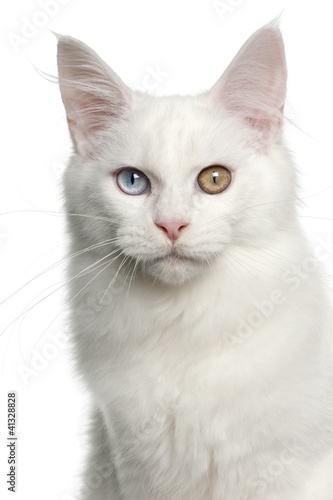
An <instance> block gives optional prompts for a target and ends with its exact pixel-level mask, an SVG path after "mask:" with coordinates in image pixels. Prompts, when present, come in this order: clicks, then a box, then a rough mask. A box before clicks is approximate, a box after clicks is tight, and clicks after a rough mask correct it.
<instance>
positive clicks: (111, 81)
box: [58, 36, 131, 156]
mask: <svg viewBox="0 0 333 500" xmlns="http://www.w3.org/2000/svg"><path fill="white" fill-rule="evenodd" d="M58 72H59V84H60V91H61V97H62V100H63V103H64V105H65V109H66V113H67V121H68V126H69V130H70V134H71V137H72V140H73V142H74V145H75V148H76V150H77V151H78V152H79V153H80V154H83V155H88V156H93V148H94V139H95V138H96V132H98V131H100V130H103V129H106V128H107V127H108V126H110V123H111V121H112V120H118V119H119V118H121V116H122V115H123V114H124V113H125V112H126V110H128V109H129V106H130V101H131V93H130V90H129V89H128V88H127V87H126V85H125V84H124V83H123V82H122V81H121V79H120V78H119V77H118V76H117V75H116V74H115V73H114V72H113V71H112V70H111V68H109V66H107V65H106V64H105V63H104V61H103V60H102V59H101V58H100V57H99V56H98V55H97V54H96V53H95V52H94V51H93V50H92V49H90V48H89V47H88V46H87V45H85V44H84V43H82V42H80V41H79V40H76V39H75V38H72V37H69V36H59V37H58Z"/></svg>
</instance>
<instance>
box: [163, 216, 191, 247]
mask: <svg viewBox="0 0 333 500" xmlns="http://www.w3.org/2000/svg"><path fill="white" fill-rule="evenodd" d="M155 224H156V226H157V227H159V228H160V229H162V231H164V232H165V233H166V234H167V236H168V238H169V240H170V241H172V243H174V242H175V241H176V240H177V239H178V238H179V236H180V232H181V230H182V229H184V228H185V227H186V226H188V222H183V221H170V222H155Z"/></svg>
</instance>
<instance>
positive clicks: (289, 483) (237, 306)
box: [59, 25, 333, 500]
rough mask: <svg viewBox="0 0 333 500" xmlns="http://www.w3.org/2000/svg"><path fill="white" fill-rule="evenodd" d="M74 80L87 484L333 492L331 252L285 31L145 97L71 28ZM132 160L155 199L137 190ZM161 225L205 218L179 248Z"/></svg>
mask: <svg viewBox="0 0 333 500" xmlns="http://www.w3.org/2000/svg"><path fill="white" fill-rule="evenodd" d="M76 55H77V59H76V57H75V56H76ZM76 60H77V61H78V62H76ZM267 61H269V62H267ZM82 64H84V66H82ZM82 68H86V69H87V71H85V70H84V71H83V70H82ZM254 72H255V74H254ZM98 75H100V78H101V79H102V82H103V83H102V90H101V91H100V92H99V91H98V81H99V76H98ZM59 76H60V85H61V91H62V96H63V100H64V104H65V107H66V110H67V115H68V119H69V125H70V130H71V134H72V138H73V141H74V144H75V153H74V155H73V157H72V159H71V162H70V165H69V167H68V170H67V172H66V177H65V196H66V206H67V211H68V225H69V231H70V234H71V236H72V245H71V249H72V252H73V257H72V259H71V264H70V267H69V285H70V286H69V301H70V306H71V311H72V330H73V348H74V353H75V356H76V361H77V367H78V370H79V373H80V374H81V375H82V377H83V378H84V380H85V382H86V384H87V386H88V388H89V390H90V391H91V394H92V397H93V400H94V412H93V413H94V415H93V420H92V430H91V441H92V445H91V454H90V457H89V461H88V466H87V471H86V474H85V477H88V476H89V471H91V470H92V469H93V467H94V466H95V465H96V464H103V465H104V466H106V465H108V464H111V468H109V469H108V472H107V473H105V474H102V476H101V477H102V478H103V480H102V481H101V482H100V483H101V484H100V483H99V484H98V485H97V486H96V488H95V489H93V492H92V495H91V498H93V499H94V500H258V499H265V500H282V499H283V500H310V499H316V500H332V499H333V485H332V479H331V478H332V470H333V468H332V466H333V459H332V449H333V428H332V423H333V420H332V418H333V397H332V392H333V391H332V378H333V377H332V354H331V351H332V350H331V325H330V322H329V318H328V315H329V313H328V311H329V307H328V302H327V299H326V297H325V291H324V286H323V284H322V283H321V278H320V276H319V272H308V273H307V274H306V273H304V270H303V275H302V276H300V275H299V273H298V274H297V269H298V270H299V269H300V268H302V264H303V263H304V262H305V259H307V258H309V257H311V258H313V251H312V249H311V248H310V247H309V246H308V244H307V242H306V241H305V239H304V237H303V235H302V232H301V230H300V228H299V225H298V222H297V217H296V208H295V199H296V180H295V169H294V166H293V164H292V161H291V159H290V156H289V154H288V152H287V150H286V148H285V146H284V145H283V142H282V139H281V112H282V108H283V100H284V95H285V80H286V71H285V63H284V55H283V44H282V40H281V37H280V33H279V31H278V28H277V27H276V26H274V25H269V26H267V27H264V28H263V29H262V30H259V32H257V33H256V34H255V35H253V37H251V39H250V41H248V42H247V44H246V45H245V46H244V47H243V49H242V50H241V51H240V53H239V54H238V56H237V57H236V59H235V60H234V62H233V63H232V65H231V66H230V67H229V68H228V69H227V71H226V73H225V74H224V75H223V77H222V78H221V80H220V81H219V82H218V83H217V84H216V85H215V86H214V87H213V89H212V91H210V92H207V93H205V94H202V95H198V96H196V97H176V96H175V97H164V98H153V97H150V96H142V95H139V94H137V93H134V92H131V91H130V90H129V89H128V88H127V87H126V86H125V85H124V84H122V82H121V81H120V79H119V78H118V77H117V76H116V75H114V73H112V72H111V70H110V69H109V68H107V66H106V65H105V64H104V63H103V62H102V61H101V60H100V59H99V58H98V56H97V55H96V54H95V53H93V51H91V49H88V48H87V47H86V46H85V45H84V44H82V43H81V42H78V41H76V40H74V39H71V38H68V37H64V38H61V39H60V41H59ZM108 81H109V82H110V92H109V94H108V92H107V87H108ZM239 81H242V82H243V84H242V85H237V82H238V83H239ZM259 82H260V84H259ZM258 86H259V87H260V88H259V87H258ZM110 101H112V110H111V111H112V112H109V111H110V108H108V103H109V102H110ZM82 103H83V104H82ZM99 115H100V121H99V120H98V116H99ZM212 164H219V165H225V166H227V167H228V168H229V169H230V170H231V172H232V182H231V184H230V186H229V187H228V188H227V190H226V191H224V192H222V193H220V194H217V195H208V194H206V193H204V192H202V191H200V189H199V188H198V186H197V185H196V179H197V176H198V174H199V172H200V171H201V170H202V169H203V168H204V167H207V166H209V165H212ZM125 166H131V167H135V168H138V169H140V170H142V171H143V172H145V174H146V175H147V176H148V177H149V179H150V181H151V192H149V193H147V194H143V195H139V196H130V195H126V194H125V193H123V192H122V191H121V190H120V189H119V188H118V187H117V185H116V182H115V173H116V172H117V170H118V169H119V168H120V167H125ZM157 220H168V221H172V220H186V221H187V222H188V226H187V227H186V228H185V229H183V230H182V232H181V236H180V237H179V239H178V240H177V241H176V242H175V243H174V245H172V243H171V241H170V240H169V239H168V238H167V237H166V234H165V233H164V232H163V231H162V230H161V229H160V228H159V227H157V225H156V224H155V222H156V221H157ZM108 240H112V241H108ZM103 242H105V244H103ZM102 244H103V245H102ZM172 247H173V248H174V249H175V250H176V251H177V252H178V253H177V255H178V257H174V256H173V257H167V256H168V255H170V251H171V248H172ZM109 254H111V255H110V256H108V255H109ZM179 256H181V257H183V258H180V257H179ZM189 258H190V259H189ZM186 259H187V260H186ZM295 266H296V267H295ZM330 453H331V455H330ZM105 470H107V468H106V469H105Z"/></svg>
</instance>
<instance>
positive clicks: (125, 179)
mask: <svg viewBox="0 0 333 500" xmlns="http://www.w3.org/2000/svg"><path fill="white" fill-rule="evenodd" d="M117 184H118V186H119V187H120V189H121V190H122V191H123V192H124V193H126V194H131V195H138V194H143V193H146V192H147V191H148V189H149V186H150V182H149V179H148V177H147V176H146V175H145V174H144V173H143V172H141V170H137V169H136V168H123V169H122V170H120V172H118V174H117Z"/></svg>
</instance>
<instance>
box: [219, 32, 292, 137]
mask: <svg viewBox="0 0 333 500" xmlns="http://www.w3.org/2000/svg"><path fill="white" fill-rule="evenodd" d="M213 92H214V93H215V96H216V97H217V98H218V100H219V101H220V102H221V103H222V104H223V106H224V107H225V108H226V109H228V110H229V111H230V112H232V113H233V114H235V115H237V116H239V117H240V118H241V119H242V120H243V121H244V123H247V124H248V125H249V126H250V127H251V128H253V129H257V130H258V131H260V132H262V133H264V135H269V134H270V132H272V131H275V130H276V129H277V128H278V127H279V125H280V123H281V118H282V111H283V105H284V99H285V92H286V65H285V56H284V47H283V41H282V37H281V34H280V31H279V30H278V28H277V27H276V26H275V25H274V24H270V25H268V26H265V27H264V28H262V29H260V30H258V31H257V32H256V33H254V35H252V36H251V37H250V38H249V40H248V41H247V42H246V43H245V44H244V46H243V47H242V48H241V50H240V51H239V52H238V54H237V55H236V57H235V58H234V60H233V61H232V63H231V64H230V66H229V67H228V68H227V70H226V72H225V73H224V75H222V77H221V78H220V80H219V81H218V82H217V84H216V85H215V87H214V88H213Z"/></svg>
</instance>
